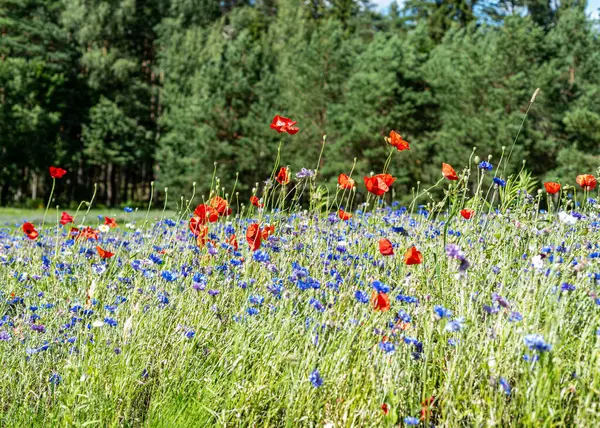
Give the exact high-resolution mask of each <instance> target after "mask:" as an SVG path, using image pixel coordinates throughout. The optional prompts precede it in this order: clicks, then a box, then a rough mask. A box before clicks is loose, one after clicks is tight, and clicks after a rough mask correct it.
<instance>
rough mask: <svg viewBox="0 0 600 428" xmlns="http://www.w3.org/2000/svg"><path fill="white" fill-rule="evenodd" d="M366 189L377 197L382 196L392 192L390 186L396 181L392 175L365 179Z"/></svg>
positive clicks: (379, 175)
mask: <svg viewBox="0 0 600 428" xmlns="http://www.w3.org/2000/svg"><path fill="white" fill-rule="evenodd" d="M364 180H365V187H366V188H367V191H368V192H370V193H372V194H374V195H375V196H381V195H383V194H384V193H386V192H387V191H388V190H390V186H391V185H392V183H393V182H394V181H396V179H395V178H394V177H392V176H391V175H390V174H377V175H374V176H373V177H365V178H364Z"/></svg>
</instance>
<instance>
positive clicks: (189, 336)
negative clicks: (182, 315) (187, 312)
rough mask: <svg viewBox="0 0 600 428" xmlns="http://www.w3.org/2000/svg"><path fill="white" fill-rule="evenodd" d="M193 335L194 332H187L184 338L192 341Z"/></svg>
mask: <svg viewBox="0 0 600 428" xmlns="http://www.w3.org/2000/svg"><path fill="white" fill-rule="evenodd" d="M195 335H196V332H195V331H194V330H188V331H186V332H185V337H187V338H188V339H192V338H193V337H194V336H195Z"/></svg>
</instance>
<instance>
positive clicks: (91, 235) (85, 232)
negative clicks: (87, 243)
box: [79, 226, 98, 240]
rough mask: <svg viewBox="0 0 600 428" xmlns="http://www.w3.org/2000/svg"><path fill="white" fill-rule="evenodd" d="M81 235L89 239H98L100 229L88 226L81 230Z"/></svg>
mask: <svg viewBox="0 0 600 428" xmlns="http://www.w3.org/2000/svg"><path fill="white" fill-rule="evenodd" d="M79 236H80V237H83V238H87V239H96V240H97V239H98V231H97V230H95V229H92V228H91V227H89V226H87V227H84V228H83V229H81V231H79Z"/></svg>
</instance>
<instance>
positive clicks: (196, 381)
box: [0, 116, 600, 427]
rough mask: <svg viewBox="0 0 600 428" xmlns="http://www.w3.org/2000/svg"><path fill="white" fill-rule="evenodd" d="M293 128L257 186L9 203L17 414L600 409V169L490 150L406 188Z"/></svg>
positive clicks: (245, 415)
mask: <svg viewBox="0 0 600 428" xmlns="http://www.w3.org/2000/svg"><path fill="white" fill-rule="evenodd" d="M294 125H295V122H292V121H291V120H289V119H286V118H284V117H279V116H276V117H275V119H274V121H273V124H272V125H271V127H272V128H273V129H274V130H276V131H278V132H280V133H282V134H283V133H286V134H290V135H293V134H295V133H296V132H298V128H297V127H295V126H294ZM284 140H285V143H284V144H282V145H281V146H280V152H279V157H278V161H277V164H276V165H274V168H273V173H272V176H271V177H270V178H269V177H265V179H266V182H264V183H259V184H258V185H257V187H256V188H255V189H254V196H252V197H251V198H250V200H249V201H242V200H240V198H239V197H238V195H237V194H236V192H235V188H234V187H233V186H234V184H233V183H231V186H232V187H231V188H230V189H229V190H225V188H224V187H223V186H224V185H225V183H220V182H219V180H218V178H217V177H215V178H214V180H213V186H212V188H213V190H212V192H211V194H210V195H207V196H206V197H201V196H198V195H193V194H192V195H191V196H190V198H189V199H187V200H184V201H182V202H181V203H178V205H177V207H178V210H177V212H171V211H164V212H163V211H152V213H150V212H146V211H145V210H132V209H129V208H125V209H124V210H122V211H121V210H119V211H117V210H115V209H108V210H106V212H105V213H104V214H100V215H98V214H97V213H91V212H90V211H89V208H90V207H91V206H92V205H93V199H92V200H90V201H88V202H83V203H82V204H81V205H80V209H79V210H77V212H72V213H68V212H63V211H62V210H61V209H60V208H58V209H56V210H54V209H47V210H46V211H47V212H46V214H44V215H42V216H41V219H40V216H38V217H36V218H35V220H33V221H28V220H31V218H20V217H23V216H27V215H29V214H23V213H19V212H18V211H17V212H12V213H10V216H9V217H5V218H4V220H2V225H3V227H2V229H0V244H1V245H0V295H1V303H0V358H1V364H2V370H1V371H0V377H1V382H0V408H1V409H2V412H1V414H0V421H1V422H2V425H3V426H23V425H27V426H31V425H36V426H165V427H167V426H168V427H173V426H213V425H217V426H328V427H338V426H344V427H350V426H413V425H418V426H426V427H429V426H597V425H599V424H600V408H599V404H600V367H599V364H600V360H599V357H600V297H598V296H597V294H596V292H597V291H596V290H597V283H598V281H600V265H599V262H598V260H599V259H600V248H599V245H598V236H599V228H600V220H599V216H598V204H597V202H596V199H595V198H596V191H597V190H596V178H595V177H594V176H593V175H591V174H588V175H580V176H578V177H573V181H574V183H573V184H562V185H561V184H559V183H553V182H548V183H538V182H537V181H536V180H535V179H534V178H532V177H530V176H529V175H528V174H527V173H525V172H524V171H521V173H519V174H512V175H509V176H505V175H504V171H503V164H502V162H503V159H500V160H499V162H498V164H497V165H494V164H493V163H492V162H491V161H492V159H488V160H483V161H481V160H480V159H477V153H476V151H475V150H474V153H473V155H472V156H471V159H469V160H468V164H467V165H466V166H465V167H464V168H460V169H459V168H457V169H458V170H459V171H458V172H457V170H455V169H454V168H453V167H452V166H450V165H448V164H444V165H442V166H441V169H440V180H439V181H438V182H437V183H436V184H434V185H433V186H432V187H429V188H427V189H423V188H420V187H419V186H418V185H415V189H414V193H413V195H412V201H411V202H410V203H409V204H407V205H406V206H401V205H400V204H399V203H397V202H394V201H393V200H392V198H391V194H392V192H391V191H390V190H391V189H393V182H394V177H392V176H391V175H389V174H387V173H386V170H384V171H382V172H381V173H380V174H372V173H371V174H370V173H368V172H364V171H354V170H353V168H352V163H351V162H349V164H348V171H345V172H344V171H340V176H339V178H338V188H337V190H336V192H335V193H333V194H331V193H326V192H324V191H323V188H322V187H320V186H319V171H318V167H317V168H316V169H314V170H312V169H302V170H301V171H297V172H296V173H294V172H293V171H290V170H289V168H287V167H285V166H281V165H285V151H286V144H293V136H288V135H284ZM386 142H387V143H388V144H389V146H390V157H389V158H388V162H387V163H386V168H387V165H389V163H390V162H402V159H401V158H402V153H397V152H402V151H404V150H409V149H410V146H409V143H408V142H406V141H405V140H404V139H402V137H400V135H399V134H397V133H396V132H394V131H392V132H391V133H390V137H389V138H387V139H386ZM511 151H512V148H511ZM507 156H510V154H507ZM465 163H466V162H465ZM317 165H318V163H317ZM67 173H68V172H67V171H65V170H62V169H60V168H54V167H52V168H50V174H51V176H52V178H53V179H54V180H60V179H62V177H63V176H64V175H65V174H67ZM352 177H355V178H356V181H355V179H353V178H352ZM436 195H439V197H438V196H436ZM50 199H51V200H52V197H51V198H50ZM51 200H50V201H49V202H48V207H50V206H51ZM165 206H166V203H165ZM150 208H153V205H152V201H149V205H148V210H150ZM154 208H156V207H154Z"/></svg>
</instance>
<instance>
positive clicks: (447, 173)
mask: <svg viewBox="0 0 600 428" xmlns="http://www.w3.org/2000/svg"><path fill="white" fill-rule="evenodd" d="M442 175H443V176H444V178H446V179H448V180H450V181H453V180H458V175H456V171H454V168H452V166H451V165H448V164H447V163H442Z"/></svg>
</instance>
